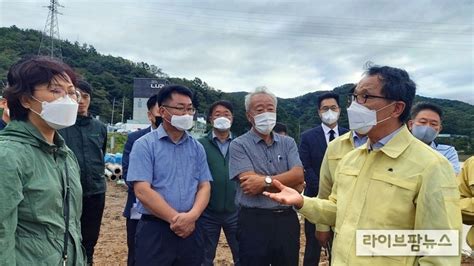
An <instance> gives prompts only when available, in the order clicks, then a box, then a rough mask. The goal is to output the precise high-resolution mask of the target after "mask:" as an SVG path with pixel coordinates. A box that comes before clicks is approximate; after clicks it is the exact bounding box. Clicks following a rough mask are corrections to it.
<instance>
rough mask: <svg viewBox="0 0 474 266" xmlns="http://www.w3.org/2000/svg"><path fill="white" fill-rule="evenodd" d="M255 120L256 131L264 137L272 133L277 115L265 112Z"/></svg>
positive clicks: (255, 117)
mask: <svg viewBox="0 0 474 266" xmlns="http://www.w3.org/2000/svg"><path fill="white" fill-rule="evenodd" d="M253 119H254V120H255V129H256V130H257V131H258V132H259V133H260V134H263V135H268V134H270V132H272V130H273V127H275V124H276V113H271V112H265V113H261V114H259V115H256V116H254V117H253Z"/></svg>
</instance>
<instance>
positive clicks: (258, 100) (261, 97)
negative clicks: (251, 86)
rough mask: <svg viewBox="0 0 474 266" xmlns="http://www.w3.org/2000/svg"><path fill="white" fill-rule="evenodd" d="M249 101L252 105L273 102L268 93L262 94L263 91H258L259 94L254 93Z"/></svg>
mask: <svg viewBox="0 0 474 266" xmlns="http://www.w3.org/2000/svg"><path fill="white" fill-rule="evenodd" d="M251 103H252V104H253V105H258V104H269V103H270V104H275V103H274V102H273V98H272V96H270V95H268V94H264V93H259V94H255V95H254V96H252V99H251Z"/></svg>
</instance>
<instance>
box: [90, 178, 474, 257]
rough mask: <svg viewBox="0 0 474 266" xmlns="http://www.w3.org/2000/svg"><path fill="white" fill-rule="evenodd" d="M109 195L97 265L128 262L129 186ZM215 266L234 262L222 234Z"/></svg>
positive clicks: (112, 185)
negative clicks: (127, 219)
mask: <svg viewBox="0 0 474 266" xmlns="http://www.w3.org/2000/svg"><path fill="white" fill-rule="evenodd" d="M107 185H108V188H107V197H106V201H105V211H104V217H103V219H102V227H101V230H100V236H99V241H98V243H97V246H96V249H95V254H94V262H95V263H94V264H95V265H100V266H102V265H126V264H127V240H126V239H127V238H126V232H125V218H124V217H123V216H122V211H123V207H124V206H125V201H126V196H127V194H126V187H125V186H124V185H117V184H116V183H115V182H109V183H108V184H107ZM301 229H302V230H301V248H300V265H302V261H303V253H304V252H303V251H304V243H305V237H304V231H303V226H301ZM214 262H215V265H219V266H220V265H224V266H225V265H232V254H231V252H230V248H229V246H228V245H227V242H226V240H225V237H224V236H223V234H221V238H220V239H219V245H218V248H217V254H216V258H215V261H214ZM462 265H464V266H467V265H474V259H472V258H467V257H464V258H463V263H462Z"/></svg>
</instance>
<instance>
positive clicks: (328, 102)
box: [321, 98, 337, 106]
mask: <svg viewBox="0 0 474 266" xmlns="http://www.w3.org/2000/svg"><path fill="white" fill-rule="evenodd" d="M333 105H337V101H336V99H334V98H327V99H324V100H322V101H321V106H333Z"/></svg>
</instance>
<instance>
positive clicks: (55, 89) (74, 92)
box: [46, 87, 81, 102]
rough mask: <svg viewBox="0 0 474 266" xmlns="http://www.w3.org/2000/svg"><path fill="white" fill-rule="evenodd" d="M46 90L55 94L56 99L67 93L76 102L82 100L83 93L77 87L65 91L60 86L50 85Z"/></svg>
mask: <svg viewBox="0 0 474 266" xmlns="http://www.w3.org/2000/svg"><path fill="white" fill-rule="evenodd" d="M46 91H48V92H49V93H51V94H53V96H54V99H55V100H57V99H59V98H61V97H64V96H65V95H66V94H67V95H68V96H69V98H71V99H73V100H75V101H76V102H79V101H80V100H81V93H80V92H79V91H78V90H76V89H74V90H68V91H65V90H64V89H63V88H60V87H49V88H47V89H46Z"/></svg>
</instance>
